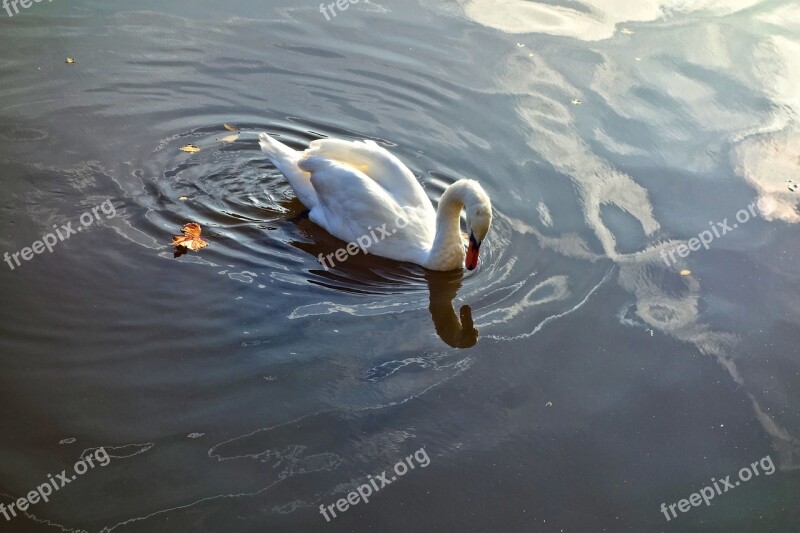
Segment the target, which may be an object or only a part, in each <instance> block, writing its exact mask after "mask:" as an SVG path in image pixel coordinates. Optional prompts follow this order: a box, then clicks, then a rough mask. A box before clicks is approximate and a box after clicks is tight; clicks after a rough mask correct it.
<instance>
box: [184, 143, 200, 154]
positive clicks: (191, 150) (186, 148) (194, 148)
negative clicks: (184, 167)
mask: <svg viewBox="0 0 800 533" xmlns="http://www.w3.org/2000/svg"><path fill="white" fill-rule="evenodd" d="M181 150H183V151H184V152H189V153H190V154H196V153H197V152H199V151H200V148H198V147H197V146H195V145H193V144H187V145H186V146H181Z"/></svg>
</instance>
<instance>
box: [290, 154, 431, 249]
mask: <svg viewBox="0 0 800 533" xmlns="http://www.w3.org/2000/svg"><path fill="white" fill-rule="evenodd" d="M299 167H300V168H301V169H302V170H304V171H306V172H309V173H310V174H311V184H312V185H313V186H314V190H315V191H316V194H317V198H318V199H319V203H318V204H317V205H316V206H315V207H314V208H313V209H312V210H311V212H310V213H309V217H310V218H311V220H312V221H314V222H315V223H317V224H319V225H320V226H322V227H323V228H325V229H326V230H328V231H329V232H330V233H332V234H333V235H335V236H336V237H338V238H340V239H342V240H344V241H348V242H359V241H358V239H359V238H361V239H362V242H364V239H365V238H366V239H369V246H368V251H369V252H370V253H374V254H376V255H380V256H383V257H389V258H392V259H397V260H400V261H410V262H414V263H420V262H421V261H422V260H423V259H424V258H425V257H427V254H428V252H429V251H430V247H431V245H432V244H433V237H434V233H435V227H434V226H433V225H432V224H431V223H429V220H427V219H426V218H425V217H421V216H420V210H419V209H418V208H417V207H416V206H407V207H406V206H401V205H399V204H398V203H397V201H395V199H394V198H393V197H392V196H390V195H389V193H388V192H387V191H386V190H385V189H384V188H383V187H381V186H380V185H379V184H378V183H376V182H375V181H374V180H373V179H372V178H371V177H369V176H367V175H366V174H364V173H363V172H361V171H360V170H358V169H356V168H354V167H353V166H351V165H349V164H345V163H341V162H339V161H334V160H331V159H329V158H327V157H322V156H311V157H306V158H304V159H302V160H301V161H300V163H299ZM425 200H426V202H428V204H429V205H430V202H429V201H428V200H427V198H426V199H425ZM399 219H400V220H401V225H402V224H405V226H404V227H402V228H401V227H399V226H398V220H399ZM378 228H381V229H382V230H383V231H380V230H378ZM384 232H385V233H384Z"/></svg>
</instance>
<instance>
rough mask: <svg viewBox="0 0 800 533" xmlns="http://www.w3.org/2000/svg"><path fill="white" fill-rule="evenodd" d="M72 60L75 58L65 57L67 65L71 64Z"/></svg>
mask: <svg viewBox="0 0 800 533" xmlns="http://www.w3.org/2000/svg"><path fill="white" fill-rule="evenodd" d="M74 62H75V58H73V57H68V58H67V61H66V63H67V64H68V65H71V64H73V63H74Z"/></svg>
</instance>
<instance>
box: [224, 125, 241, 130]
mask: <svg viewBox="0 0 800 533" xmlns="http://www.w3.org/2000/svg"><path fill="white" fill-rule="evenodd" d="M222 127H224V128H225V129H226V130H228V131H239V128H237V127H236V126H233V125H231V124H223V125H222Z"/></svg>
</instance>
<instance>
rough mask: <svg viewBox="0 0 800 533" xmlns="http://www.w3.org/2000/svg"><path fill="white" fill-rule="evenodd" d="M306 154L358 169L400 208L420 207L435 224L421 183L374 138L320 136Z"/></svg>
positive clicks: (431, 209)
mask: <svg viewBox="0 0 800 533" xmlns="http://www.w3.org/2000/svg"><path fill="white" fill-rule="evenodd" d="M306 154H307V155H308V156H322V157H325V158H328V159H335V160H336V161H340V162H342V163H346V164H348V165H350V166H352V167H354V168H356V169H357V170H360V171H361V172H363V173H364V174H366V175H367V176H369V177H370V178H372V179H373V180H374V181H375V182H376V183H377V184H378V185H380V186H381V187H383V188H384V189H385V190H386V192H388V193H389V195H390V196H391V197H392V198H394V200H395V201H396V202H397V203H398V204H399V205H401V206H403V207H415V208H417V209H419V208H421V209H422V213H424V214H425V216H428V217H430V218H431V224H433V223H434V219H435V217H436V213H435V211H434V210H433V206H432V205H431V201H430V200H429V199H428V196H427V195H426V194H425V190H424V189H423V188H422V185H420V184H419V182H418V181H417V178H416V177H414V174H413V173H412V172H411V170H409V169H408V167H407V166H405V165H404V164H403V162H402V161H400V160H399V159H398V158H397V157H395V156H394V155H392V154H391V153H389V151H388V150H386V149H384V148H383V147H381V146H379V145H378V144H377V143H376V142H375V141H370V140H365V141H342V140H339V139H320V140H316V141H313V142H312V143H311V146H310V147H309V148H308V150H306Z"/></svg>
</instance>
